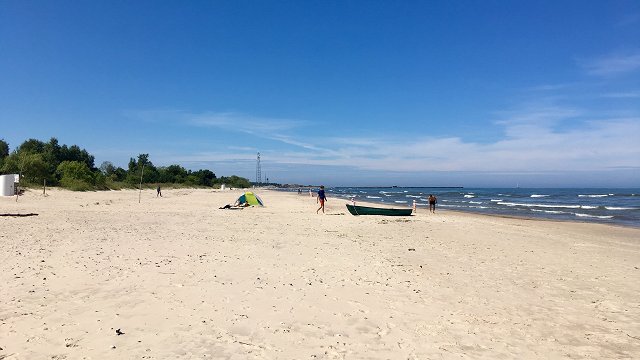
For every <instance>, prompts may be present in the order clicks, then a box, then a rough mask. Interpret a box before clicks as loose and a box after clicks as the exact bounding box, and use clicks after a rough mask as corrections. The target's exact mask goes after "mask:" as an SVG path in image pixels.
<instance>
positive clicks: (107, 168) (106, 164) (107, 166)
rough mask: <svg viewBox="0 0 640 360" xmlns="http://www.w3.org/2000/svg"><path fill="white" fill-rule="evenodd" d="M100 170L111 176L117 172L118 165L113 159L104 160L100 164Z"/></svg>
mask: <svg viewBox="0 0 640 360" xmlns="http://www.w3.org/2000/svg"><path fill="white" fill-rule="evenodd" d="M100 171H102V173H103V174H104V175H105V176H111V175H112V174H113V173H115V171H116V167H115V166H114V165H113V163H112V162H111V161H103V162H102V164H101V165H100Z"/></svg>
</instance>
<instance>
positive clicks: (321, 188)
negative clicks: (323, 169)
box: [316, 185, 327, 214]
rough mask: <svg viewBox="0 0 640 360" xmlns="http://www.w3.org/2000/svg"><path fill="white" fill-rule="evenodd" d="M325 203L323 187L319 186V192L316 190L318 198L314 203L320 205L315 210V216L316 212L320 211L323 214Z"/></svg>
mask: <svg viewBox="0 0 640 360" xmlns="http://www.w3.org/2000/svg"><path fill="white" fill-rule="evenodd" d="M325 201H327V196H326V195H325V194H324V185H322V186H320V190H318V197H317V198H316V203H320V207H319V208H318V210H316V214H317V213H318V211H320V210H321V209H322V213H323V214H324V202H325Z"/></svg>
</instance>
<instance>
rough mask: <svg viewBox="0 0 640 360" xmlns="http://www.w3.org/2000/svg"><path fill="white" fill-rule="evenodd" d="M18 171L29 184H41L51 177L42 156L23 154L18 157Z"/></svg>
mask: <svg viewBox="0 0 640 360" xmlns="http://www.w3.org/2000/svg"><path fill="white" fill-rule="evenodd" d="M18 170H19V171H20V173H21V174H22V176H23V179H24V181H25V182H26V183H28V184H34V185H35V184H38V185H39V184H41V183H42V181H43V180H44V179H46V178H47V177H48V175H49V171H48V170H49V169H48V166H47V163H46V162H45V161H44V159H43V157H42V154H33V153H28V152H27V153H22V154H19V155H18Z"/></svg>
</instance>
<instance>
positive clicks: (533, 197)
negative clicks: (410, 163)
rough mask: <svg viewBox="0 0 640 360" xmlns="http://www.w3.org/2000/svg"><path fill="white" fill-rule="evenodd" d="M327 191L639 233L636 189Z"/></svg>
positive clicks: (639, 206)
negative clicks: (616, 227) (633, 229)
mask: <svg viewBox="0 0 640 360" xmlns="http://www.w3.org/2000/svg"><path fill="white" fill-rule="evenodd" d="M326 190H327V196H328V197H329V198H330V197H335V198H343V199H345V200H350V199H354V200H355V201H356V203H357V202H358V201H361V202H362V201H364V202H369V203H384V204H387V205H395V206H398V207H401V206H404V207H410V206H412V205H413V201H414V200H415V201H416V205H417V206H418V211H420V209H422V208H428V207H429V202H428V197H429V194H433V195H435V196H436V197H437V198H438V205H437V207H438V209H451V210H459V211H468V212H477V213H484V214H495V215H507V216H519V217H534V218H545V219H554V220H573V221H585V222H598V223H607V224H617V225H625V226H633V227H640V188H633V189H606V188H603V189H566V188H555V189H549V188H546V189H535V188H477V189H474V188H428V187H415V188H412V187H406V188H404V187H387V188H370V187H335V188H328V189H326ZM329 201H331V200H330V199H329ZM425 211H426V210H425Z"/></svg>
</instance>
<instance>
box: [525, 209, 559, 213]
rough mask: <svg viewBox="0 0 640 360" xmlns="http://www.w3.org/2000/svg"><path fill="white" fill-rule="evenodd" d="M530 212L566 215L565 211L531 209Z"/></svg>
mask: <svg viewBox="0 0 640 360" xmlns="http://www.w3.org/2000/svg"><path fill="white" fill-rule="evenodd" d="M531 210H532V211H535V212H543V213H546V214H567V212H566V211H560V210H538V209H531Z"/></svg>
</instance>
